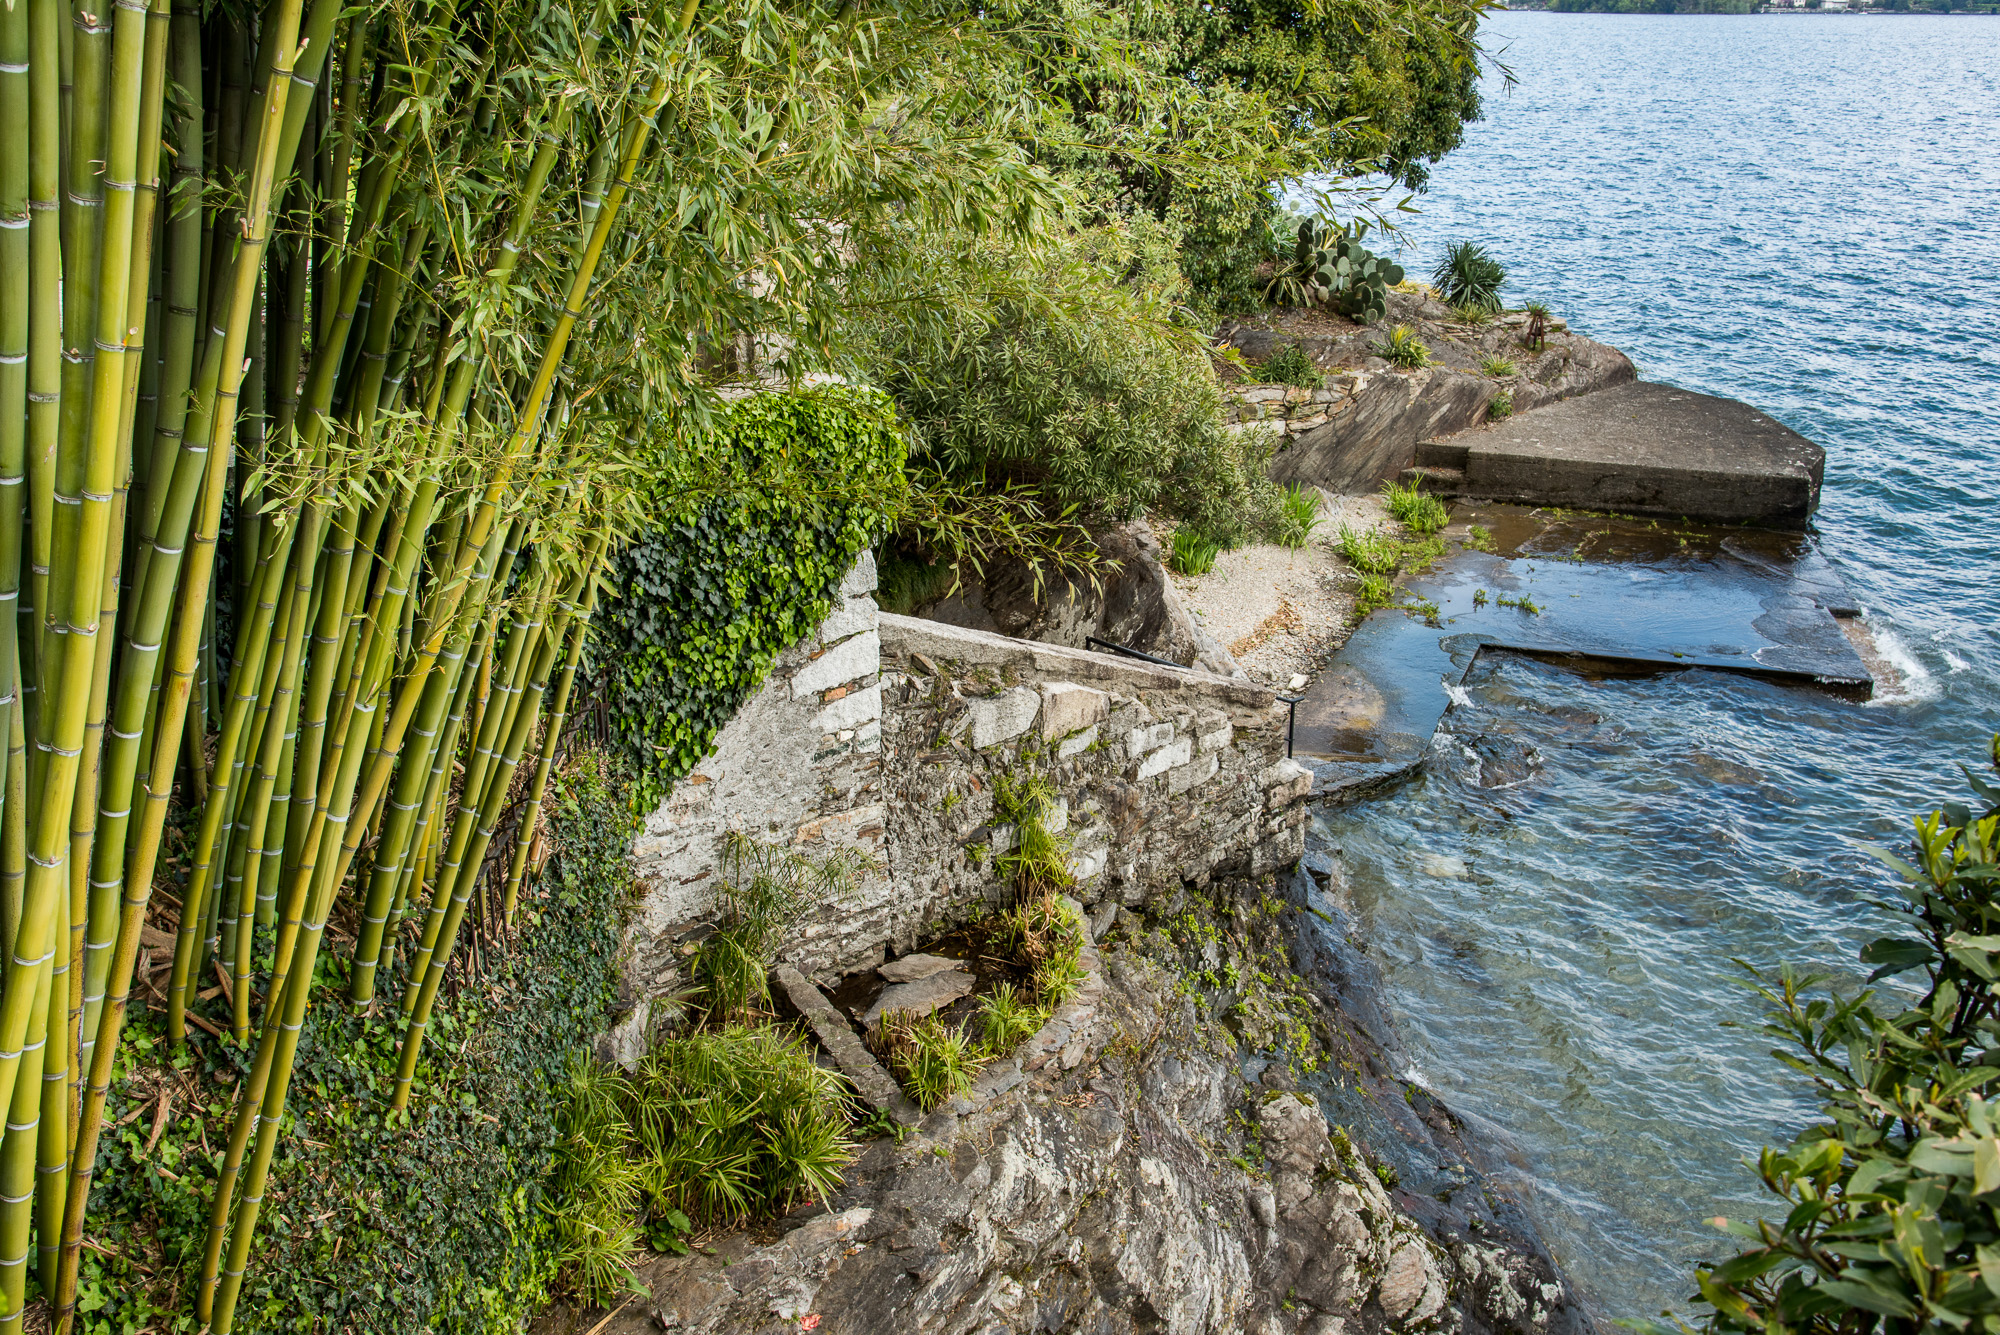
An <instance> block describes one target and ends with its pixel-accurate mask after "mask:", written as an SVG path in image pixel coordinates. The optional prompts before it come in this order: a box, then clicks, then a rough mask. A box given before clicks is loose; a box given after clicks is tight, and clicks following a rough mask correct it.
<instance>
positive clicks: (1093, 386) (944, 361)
mask: <svg viewBox="0 0 2000 1335" xmlns="http://www.w3.org/2000/svg"><path fill="white" fill-rule="evenodd" d="M975 258H976V259H977V261H978V262H977V263H975V264H972V267H969V268H961V269H954V268H953V267H952V264H953V259H952V257H950V256H946V255H940V256H939V268H940V275H939V277H938V279H937V283H938V284H939V285H941V286H951V285H953V284H956V286H952V287H951V290H952V291H953V292H954V293H955V294H956V295H957V296H958V298H959V299H957V300H954V301H951V302H949V303H946V304H943V305H941V306H938V307H932V308H927V309H926V310H925V311H924V312H923V313H922V317H921V318H913V313H912V312H911V311H909V310H908V309H907V308H906V307H896V308H895V309H894V310H893V311H892V312H891V313H890V314H888V315H884V316H882V317H881V318H879V319H877V320H875V321H873V322H872V323H871V324H870V325H869V326H868V327H869V329H870V331H871V333H870V337H871V339H872V343H871V346H870V351H869V353H868V357H867V361H868V370H869V373H870V375H871V376H872V377H873V379H874V380H875V382H876V383H878V384H880V385H882V386H883V387H884V388H885V389H887V390H888V391H889V392H890V393H891V394H892V395H894V397H895V400H896V402H897V404H898V405H899V406H900V408H901V410H902V412H903V414H904V416H905V418H906V419H907V420H908V422H909V423H910V424H911V427H912V432H913V435H912V445H913V452H912V460H913V466H914V469H915V472H916V476H917V480H918V482H917V485H918V490H919V492H920V493H922V492H924V491H927V490H931V489H940V490H943V491H945V492H946V493H953V489H961V490H963V491H964V492H967V493H970V494H971V495H973V496H979V497H988V498H990V497H994V496H1005V497H1010V498H1011V499H1012V500H1013V501H1014V503H1015V504H1016V505H1018V506H1024V507H1027V508H1028V510H1030V511H1031V512H1032V515H1033V517H1034V518H1035V519H1038V520H1040V521H1044V522H1060V523H1067V524H1071V525H1081V526H1083V527H1085V528H1098V527H1101V526H1103V525H1105V524H1110V523H1119V522H1124V521H1126V520H1130V519H1134V518H1136V517H1137V516H1138V515H1139V514H1141V513H1142V512H1146V511H1152V512H1155V513H1158V514H1163V515H1168V516H1172V517H1175V518H1179V519H1182V520H1186V521H1189V522H1192V523H1195V524H1197V525H1200V526H1201V527H1203V528H1205V529H1207V530H1208V531H1209V532H1211V533H1214V534H1216V535H1218V536H1223V537H1229V536H1231V535H1232V534H1234V533H1238V532H1241V531H1243V530H1244V529H1245V528H1246V527H1247V528H1251V529H1259V528H1262V527H1265V526H1266V525H1267V523H1268V521H1269V519H1270V516H1271V512H1272V510H1273V508H1274V507H1275V504H1276V494H1277V489H1276V488H1275V487H1274V486H1273V485H1272V484H1271V483H1270V481H1269V480H1268V479H1267V478H1266V477H1265V474H1264V465H1265V462H1266V460H1267V459H1268V458H1269V455H1270V451H1271V449H1272V447H1273V446H1274V445H1275V444H1276V438H1275V436H1274V435H1272V434H1270V433H1264V432H1233V431H1229V430H1227V429H1226V426H1227V423H1226V420H1225V416H1224V402H1223V395H1222V387H1221V386H1220V385H1219V384H1218V383H1217V382H1216V378H1215V373H1214V371H1213V370H1212V369H1211V366H1210V362H1209V357H1208V353H1207V350H1206V346H1205V344H1204V342H1203V340H1202V339H1201V338H1200V337H1198V335H1197V333H1196V330H1195V328H1194V327H1193V326H1190V325H1188V324H1187V323H1185V321H1184V319H1183V318H1182V315H1181V313H1180V309H1179V307H1178V306H1177V304H1176V303H1175V301H1174V300H1173V298H1172V296H1171V292H1170V288H1168V287H1166V286H1162V285H1155V284H1147V283H1142V282H1139V281H1136V280H1135V281H1133V282H1129V283H1121V282H1119V281H1118V280H1117V276H1116V275H1117V273H1118V269H1117V268H1116V266H1118V265H1119V264H1121V263H1126V264H1137V265H1139V266H1140V267H1141V269H1142V270H1143V269H1144V268H1145V255H1144V253H1143V252H1140V251H1137V250H1134V249H1132V248H1131V247H1130V246H1129V245H1128V244H1127V242H1126V240H1124V239H1121V237H1119V236H1118V235H1116V234H1114V233H1112V232H1110V231H1108V230H1107V229H1096V230H1094V231H1091V232H1089V233H1083V234H1079V235H1077V236H1075V237H1072V238H1069V239H1067V240H1066V241H1064V242H1063V243H1062V244H1061V245H1052V246H1051V247H1050V248H1048V249H1047V250H1045V251H1041V252H1035V253H1032V254H1030V253H1023V252H1020V251H1017V250H1007V249H1002V248H989V249H986V250H983V251H980V252H978V253H977V255H976V257H975ZM996 286H997V287H998V288H1000V289H1001V290H1000V292H999V294H998V295H997V296H996V295H995V292H994V289H995V288H996ZM895 299H896V294H893V293H887V294H883V296H882V300H883V301H884V302H885V303H886V302H892V301H894V300H895ZM933 479H934V480H933ZM966 510H967V506H966V505H965V504H962V503H953V504H951V505H947V506H945V507H943V513H941V514H940V516H939V517H938V519H937V520H936V522H935V523H933V524H932V525H930V526H929V527H928V528H925V529H923V530H918V529H916V528H914V527H913V526H912V525H911V524H910V523H908V522H905V524H904V526H903V535H904V539H905V544H904V545H905V546H906V547H907V548H908V549H909V550H910V551H911V552H912V553H913V554H915V555H918V556H921V557H923V558H924V559H927V560H931V561H944V560H948V559H951V558H952V557H954V556H955V555H956V553H955V552H953V551H950V550H947V546H948V543H947V541H946V539H948V538H949V536H950V534H951V533H952V532H953V531H954V530H956V529H961V528H963V526H964V524H965V523H966V522H967V521H966V517H965V514H966ZM974 546H975V547H976V546H977V544H974ZM990 547H991V550H993V551H994V552H995V553H996V554H997V553H998V552H999V551H1002V550H1005V551H1007V552H1008V554H1012V555H1018V556H1023V557H1027V558H1041V559H1044V560H1046V559H1047V557H1048V555H1049V553H1047V552H1046V551H1043V550H1040V549H1037V548H1035V547H1034V545H1033V544H1030V543H1023V544H1014V545H1012V546H1011V547H1010V545H1009V544H1007V543H996V544H991V545H990ZM985 554H986V552H985V551H974V552H972V555H973V556H974V558H975V560H974V564H975V565H976V564H977V561H978V560H979V559H983V557H984V555H985Z"/></svg>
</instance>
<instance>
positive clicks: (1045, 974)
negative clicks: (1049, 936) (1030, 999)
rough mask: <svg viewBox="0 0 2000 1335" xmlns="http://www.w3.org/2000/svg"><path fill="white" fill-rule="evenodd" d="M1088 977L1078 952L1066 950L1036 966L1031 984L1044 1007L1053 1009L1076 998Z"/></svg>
mask: <svg viewBox="0 0 2000 1335" xmlns="http://www.w3.org/2000/svg"><path fill="white" fill-rule="evenodd" d="M1087 976H1088V975H1087V974H1085V972H1084V968H1083V961H1082V960H1080V959H1078V958H1077V953H1076V951H1074V950H1066V951H1059V952H1057V953H1055V954H1053V955H1050V956H1049V957H1048V958H1047V959H1045V960H1043V961H1042V962H1041V963H1040V964H1038V965H1036V966H1035V973H1034V977H1033V979H1032V980H1031V982H1032V984H1033V986H1034V989H1035V996H1036V997H1037V998H1039V999H1040V1001H1041V1003H1042V1005H1044V1006H1048V1007H1051V1008H1053V1007H1056V1006H1060V1005H1062V1004H1063V1003H1064V1002H1065V1001H1068V1000H1069V999H1070V998H1071V997H1073V996H1075V995H1076V990H1077V988H1079V987H1081V986H1083V980H1084V979H1085V978H1086V977H1087Z"/></svg>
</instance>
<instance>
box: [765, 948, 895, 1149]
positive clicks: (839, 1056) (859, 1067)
mask: <svg viewBox="0 0 2000 1335" xmlns="http://www.w3.org/2000/svg"><path fill="white" fill-rule="evenodd" d="M771 981H772V982H774V983H776V984H777V985H778V990H779V992H781V993H782V994H783V995H784V998H785V1000H786V1001H788V1002H790V1003H791V1008H792V1009H793V1010H794V1011H796V1012H797V1013H798V1017H799V1018H800V1019H801V1020H804V1021H805V1022H806V1027H807V1028H809V1029H811V1030H812V1033H813V1037H814V1038H815V1039H817V1040H819V1045H820V1048H821V1049H822V1050H823V1051H824V1052H825V1053H826V1055H827V1056H829V1057H831V1058H833V1063H834V1065H835V1066H837V1067H839V1068H840V1072H841V1074H842V1075H845V1076H846V1077H847V1079H848V1081H849V1082H850V1083H851V1084H853V1086H854V1090H855V1092H856V1093H857V1094H859V1095H860V1096H861V1097H862V1098H864V1099H866V1100H867V1101H868V1103H869V1104H870V1105H872V1106H873V1107H875V1108H878V1109H880V1110H881V1111H883V1112H885V1113H888V1114H889V1115H890V1116H891V1117H893V1118H895V1119H896V1120H897V1121H898V1122H901V1123H902V1124H903V1125H904V1126H915V1125H916V1124H917V1123H918V1122H921V1121H922V1120H923V1116H924V1115H923V1112H922V1110H921V1109H919V1108H918V1107H917V1105H916V1104H914V1103H912V1102H911V1101H910V1099H909V1096H908V1095H906V1094H904V1093H903V1087H902V1086H901V1085H899V1084H897V1083H896V1080H895V1077H894V1076H892V1075H890V1074H889V1073H888V1072H887V1071H885V1070H883V1069H882V1063H880V1062H878V1061H876V1060H875V1054H874V1053H872V1052H870V1051H869V1050H868V1048H867V1046H866V1045H865V1044H863V1043H862V1041H861V1037H860V1035H858V1034H856V1033H855V1032H854V1030H853V1029H852V1028H851V1027H850V1026H849V1025H848V1023H847V1019H846V1017H845V1016H843V1015H842V1014H841V1013H840V1012H839V1011H838V1010H836V1009H835V1008H834V1004H833V1003H832V1002H831V1001H828V1000H827V999H826V994H825V993H824V992H822V991H820V990H819V989H818V988H817V987H815V986H813V984H812V982H811V980H810V979H808V978H807V977H806V976H805V975H804V974H802V973H800V972H799V971H798V970H797V969H795V968H793V967H792V966H791V965H789V964H780V965H776V966H775V967H773V968H772V970H771Z"/></svg>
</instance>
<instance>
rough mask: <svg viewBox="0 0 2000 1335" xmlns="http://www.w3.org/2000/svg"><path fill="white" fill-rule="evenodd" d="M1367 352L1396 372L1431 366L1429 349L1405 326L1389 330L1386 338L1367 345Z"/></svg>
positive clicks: (1415, 332) (1414, 332)
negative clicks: (1381, 359) (1393, 368)
mask: <svg viewBox="0 0 2000 1335" xmlns="http://www.w3.org/2000/svg"><path fill="white" fill-rule="evenodd" d="M1369 351H1371V352H1373V353H1374V354H1375V355H1376V356H1377V357H1382V358H1385V359H1386V360H1387V361H1388V362H1389V364H1390V365H1391V366H1394V367H1396V368H1397V369H1398V370H1403V371H1416V370H1421V369H1422V368H1424V367H1426V366H1429V365H1430V364H1431V350H1430V347H1429V346H1428V345H1427V344H1425V342H1424V341H1423V340H1422V339H1420V338H1418V337H1417V331H1416V330H1414V329H1412V328H1410V326H1408V325H1406V324H1399V325H1397V326H1396V327H1395V328H1394V329H1391V330H1390V331H1389V336H1388V337H1387V338H1378V339H1376V340H1375V341H1374V342H1373V343H1372V344H1370V345H1369Z"/></svg>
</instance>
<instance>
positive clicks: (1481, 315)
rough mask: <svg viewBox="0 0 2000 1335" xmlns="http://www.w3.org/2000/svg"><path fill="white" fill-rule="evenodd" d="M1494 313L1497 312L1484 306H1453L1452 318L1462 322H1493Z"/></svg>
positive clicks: (1485, 323)
mask: <svg viewBox="0 0 2000 1335" xmlns="http://www.w3.org/2000/svg"><path fill="white" fill-rule="evenodd" d="M1494 314H1495V312H1493V311H1490V310H1488V309H1487V308H1486V307H1484V306H1454V307H1452V308H1451V318H1452V319H1454V320H1456V321H1458V322H1459V323H1460V324H1469V325H1487V324H1492V323H1493V316H1494Z"/></svg>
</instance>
